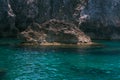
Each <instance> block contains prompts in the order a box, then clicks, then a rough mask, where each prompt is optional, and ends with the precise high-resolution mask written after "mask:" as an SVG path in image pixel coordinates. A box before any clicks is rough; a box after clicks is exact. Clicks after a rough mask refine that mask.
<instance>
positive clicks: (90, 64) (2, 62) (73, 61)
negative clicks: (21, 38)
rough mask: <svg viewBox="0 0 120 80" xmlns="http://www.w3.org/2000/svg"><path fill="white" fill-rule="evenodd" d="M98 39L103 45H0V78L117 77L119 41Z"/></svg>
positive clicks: (104, 79) (118, 79)
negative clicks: (64, 46) (75, 46)
mask: <svg viewBox="0 0 120 80" xmlns="http://www.w3.org/2000/svg"><path fill="white" fill-rule="evenodd" d="M0 41H1V42H2V41H3V42H4V41H5V40H0ZM14 41H16V40H12V42H14ZM10 42H11V41H10ZM99 42H100V43H103V44H104V45H105V46H101V47H94V46H92V47H83V48H82V47H81V48H60V47H54V46H49V47H45V46H42V47H18V46H13V45H9V46H7V45H4V46H3V45H0V69H1V70H0V79H1V80H120V49H119V47H120V42H119V41H99Z"/></svg>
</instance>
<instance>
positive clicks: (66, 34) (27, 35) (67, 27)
mask: <svg viewBox="0 0 120 80" xmlns="http://www.w3.org/2000/svg"><path fill="white" fill-rule="evenodd" d="M21 37H22V38H23V39H24V40H25V41H26V42H30V43H39V44H44V43H54V42H56V43H60V44H81V43H90V42H91V39H90V37H88V36H87V35H85V34H84V33H83V32H82V31H81V30H79V28H77V27H76V26H75V25H74V24H71V23H65V22H64V21H59V20H55V19H52V20H49V21H47V22H45V23H43V24H42V25H39V24H37V23H33V24H31V25H30V26H29V27H28V29H26V30H25V31H23V32H22V33H21Z"/></svg>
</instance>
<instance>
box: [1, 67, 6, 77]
mask: <svg viewBox="0 0 120 80" xmlns="http://www.w3.org/2000/svg"><path fill="white" fill-rule="evenodd" d="M5 74H6V70H4V69H3V70H0V78H2V77H3V76H5Z"/></svg>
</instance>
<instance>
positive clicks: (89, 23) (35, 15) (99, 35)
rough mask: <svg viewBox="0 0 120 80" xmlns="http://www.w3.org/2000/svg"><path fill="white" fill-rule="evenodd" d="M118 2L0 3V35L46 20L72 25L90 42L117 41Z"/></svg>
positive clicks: (53, 0)
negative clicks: (91, 40) (100, 40)
mask: <svg viewBox="0 0 120 80" xmlns="http://www.w3.org/2000/svg"><path fill="white" fill-rule="evenodd" d="M119 5H120V1H119V0H109V1H108V0H0V36H16V34H18V33H19V32H21V31H23V30H25V29H26V28H27V27H28V26H29V25H30V24H31V23H33V22H36V23H39V24H41V23H43V22H45V21H47V20H50V19H58V20H64V21H66V22H71V23H74V24H76V25H77V26H78V27H79V28H80V29H82V30H83V31H84V32H85V33H86V34H88V35H89V36H90V37H92V38H94V39H111V38H112V39H119V38H120V36H119V35H120V28H119V26H120V14H119V12H120V8H119Z"/></svg>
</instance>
